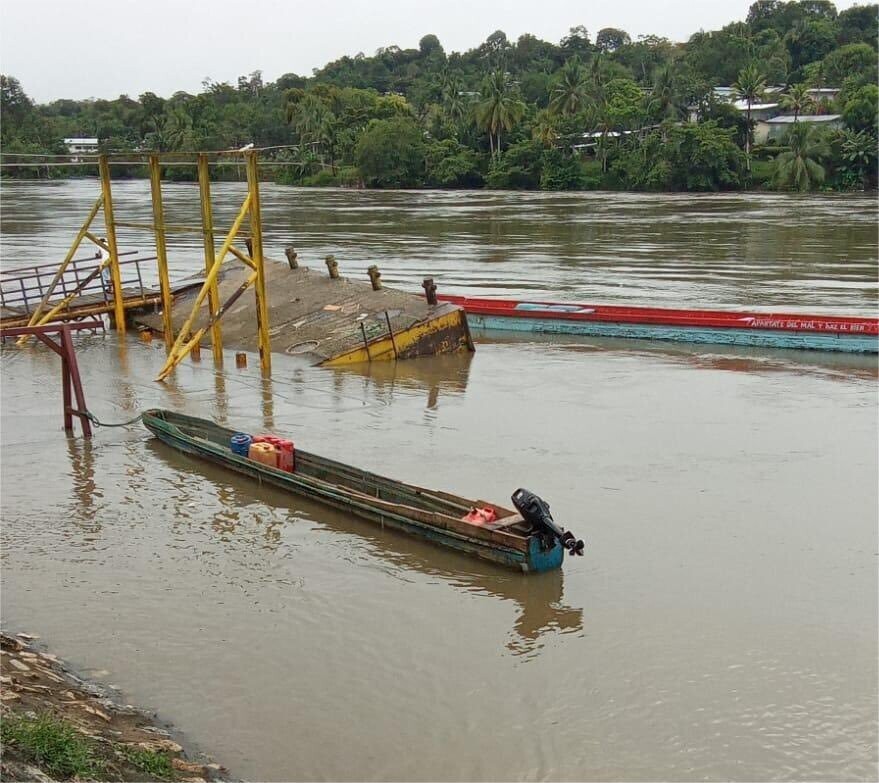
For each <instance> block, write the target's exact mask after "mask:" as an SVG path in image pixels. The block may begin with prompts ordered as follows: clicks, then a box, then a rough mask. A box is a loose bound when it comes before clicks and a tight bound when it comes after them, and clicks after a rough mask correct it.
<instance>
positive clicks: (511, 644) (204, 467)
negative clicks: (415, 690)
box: [147, 439, 583, 657]
mask: <svg viewBox="0 0 879 783" xmlns="http://www.w3.org/2000/svg"><path fill="white" fill-rule="evenodd" d="M147 448H148V449H149V450H150V451H151V452H153V453H155V454H156V456H157V457H159V458H161V459H163V460H166V461H167V462H169V463H170V464H171V465H172V467H173V468H174V469H175V470H179V471H181V472H182V473H183V474H187V475H190V476H196V477H198V478H199V479H200V480H206V481H209V482H211V484H212V485H213V486H215V487H216V489H217V498H218V500H219V501H220V503H221V504H222V506H223V511H222V512H221V513H219V514H216V515H215V516H214V518H213V521H212V526H213V528H214V530H216V531H217V533H219V534H221V536H222V537H223V538H224V539H226V537H227V536H233V535H234V534H235V531H236V528H237V526H238V525H239V523H240V521H241V513H242V511H243V510H245V509H251V508H253V509H259V508H260V507H262V506H267V507H269V508H273V509H278V510H282V511H290V512H292V518H291V522H292V521H294V520H295V519H306V520H310V521H312V522H315V523H318V524H319V525H321V526H322V527H325V528H327V529H329V530H334V531H337V532H339V533H346V534H354V535H356V536H357V538H358V547H359V548H360V549H361V550H362V551H363V552H368V553H369V554H370V555H372V556H376V557H379V558H380V559H381V560H383V561H384V562H386V563H387V564H389V565H392V566H394V568H395V569H399V570H402V571H410V570H413V571H417V572H419V573H422V574H427V575H430V576H431V577H438V578H440V579H442V580H443V581H444V582H446V583H448V584H450V585H452V586H454V587H456V588H459V589H462V590H466V591H467V592H471V593H475V594H477V595H487V596H493V597H496V598H500V599H503V600H505V601H512V602H513V603H515V604H516V607H517V611H518V615H517V617H516V620H515V624H514V626H513V629H512V632H511V634H510V638H509V640H508V641H507V642H506V647H507V649H508V650H509V651H510V652H511V653H513V654H514V655H523V656H526V657H534V656H536V655H537V654H538V653H539V652H540V651H541V649H542V648H543V646H544V637H545V636H546V635H548V634H551V633H576V632H578V631H580V630H582V628H583V610H582V609H575V608H572V607H569V606H565V605H564V603H563V593H564V576H563V573H562V571H561V570H558V571H553V572H550V573H546V574H530V575H525V574H519V573H515V572H510V571H508V570H506V569H503V568H501V567H498V566H496V565H494V564H493V563H488V562H486V563H481V562H479V561H474V560H473V558H470V557H467V556H465V555H462V554H459V553H457V552H454V551H452V550H448V549H445V548H442V547H439V546H437V545H434V544H430V543H427V542H424V541H421V540H419V539H416V538H413V537H411V536H409V535H407V534H406V533H403V532H401V531H396V530H391V529H382V528H376V527H375V526H374V525H372V524H370V523H369V522H366V521H364V520H360V519H357V518H355V517H351V516H349V515H347V514H345V513H343V512H340V511H337V510H336V509H332V508H328V507H327V506H324V505H322V504H320V503H317V502H314V501H311V500H309V499H307V498H301V497H298V496H294V495H291V494H289V493H286V492H283V491H281V490H279V489H276V488H273V487H269V486H262V485H259V484H257V483H256V482H252V481H247V480H239V478H238V477H236V476H235V475H234V474H232V473H230V472H229V471H227V470H224V469H223V468H221V467H219V466H216V465H211V464H210V463H207V462H203V461H200V460H198V459H196V458H193V457H187V456H185V455H182V454H180V452H178V451H176V450H175V449H173V448H171V447H170V446H167V445H165V444H164V443H162V442H161V441H159V440H158V439H150V440H149V441H147ZM230 481H235V482H236V483H234V484H232V483H229V482H230ZM271 519H276V518H275V517H274V516H272V517H271ZM279 527H280V523H279V522H278V521H274V522H267V523H266V526H265V530H264V533H263V536H264V538H265V541H266V544H267V545H268V546H269V548H274V547H275V546H276V545H277V544H278V542H279V541H280V529H279Z"/></svg>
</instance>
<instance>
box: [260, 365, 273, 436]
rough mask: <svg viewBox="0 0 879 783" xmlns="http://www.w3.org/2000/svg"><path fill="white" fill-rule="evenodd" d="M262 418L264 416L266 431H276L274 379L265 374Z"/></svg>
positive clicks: (262, 387)
mask: <svg viewBox="0 0 879 783" xmlns="http://www.w3.org/2000/svg"><path fill="white" fill-rule="evenodd" d="M261 380H262V386H261V389H262V392H261V399H262V418H263V426H264V427H265V431H266V432H274V431H275V398H274V394H273V390H272V379H271V376H269V375H266V374H263V375H262V378H261Z"/></svg>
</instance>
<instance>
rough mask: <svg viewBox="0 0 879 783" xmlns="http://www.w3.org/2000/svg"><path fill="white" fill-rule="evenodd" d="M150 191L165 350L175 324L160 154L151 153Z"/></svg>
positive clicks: (171, 340) (172, 342)
mask: <svg viewBox="0 0 879 783" xmlns="http://www.w3.org/2000/svg"><path fill="white" fill-rule="evenodd" d="M150 191H151V193H152V197H153V226H154V231H155V235H156V260H157V262H158V266H159V290H160V291H161V293H162V323H163V325H164V326H163V328H164V331H165V351H166V352H167V353H170V352H171V346H173V345H174V324H173V322H172V320H171V306H172V303H171V281H170V280H169V278H168V248H167V246H166V245H165V208H164V206H163V205H162V171H161V169H160V167H159V156H158V155H150Z"/></svg>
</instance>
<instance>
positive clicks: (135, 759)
mask: <svg viewBox="0 0 879 783" xmlns="http://www.w3.org/2000/svg"><path fill="white" fill-rule="evenodd" d="M122 755H123V756H125V759H126V761H128V763H129V764H131V765H132V766H133V767H137V769H139V770H140V771H141V772H146V773H147V774H148V775H152V776H153V777H154V778H158V779H159V780H171V779H172V778H173V777H174V768H173V767H172V766H171V759H169V758H168V757H167V756H166V755H165V754H164V753H158V752H156V751H154V750H146V749H145V748H134V747H132V746H130V745H126V746H125V747H124V748H123V749H122Z"/></svg>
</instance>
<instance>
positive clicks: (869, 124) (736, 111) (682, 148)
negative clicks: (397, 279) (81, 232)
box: [0, 0, 879, 191]
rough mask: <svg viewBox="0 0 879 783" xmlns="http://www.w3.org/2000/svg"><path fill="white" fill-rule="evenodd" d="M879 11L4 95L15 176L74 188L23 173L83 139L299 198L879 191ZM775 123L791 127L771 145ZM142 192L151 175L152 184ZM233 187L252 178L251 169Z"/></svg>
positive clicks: (767, 15) (765, 15)
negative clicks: (764, 109)
mask: <svg viewBox="0 0 879 783" xmlns="http://www.w3.org/2000/svg"><path fill="white" fill-rule="evenodd" d="M877 10H879V6H877V5H876V4H872V5H856V6H853V7H851V8H848V9H846V10H844V11H841V12H837V9H836V7H835V6H834V5H833V3H832V2H829V0H803V1H802V2H784V0H757V2H755V3H753V5H751V7H750V9H749V12H748V15H747V19H746V20H745V21H738V22H732V23H730V24H728V25H727V26H725V27H724V28H723V29H721V30H714V31H702V30H700V31H699V32H697V33H695V34H693V35H692V36H691V37H690V38H689V40H688V41H686V42H684V43H673V42H671V41H669V40H667V39H665V38H660V37H657V36H652V35H648V36H640V37H638V39H637V40H633V39H632V38H631V37H630V36H629V35H628V33H626V32H625V31H623V30H618V29H613V28H605V29H602V30H599V31H598V32H597V34H596V35H595V36H594V37H593V36H592V34H591V33H590V32H589V31H588V30H587V29H586V28H585V27H582V26H579V27H574V28H572V29H571V30H570V32H569V33H568V35H566V36H565V37H564V38H562V40H561V41H560V42H559V43H557V44H556V43H550V42H548V41H543V40H540V39H539V38H536V37H535V36H533V35H529V34H525V35H522V36H520V37H519V38H518V39H517V40H516V41H510V40H508V38H507V36H506V35H505V34H504V33H503V32H502V31H500V30H498V31H496V32H494V33H492V34H491V35H490V36H488V38H487V39H486V40H485V41H484V42H483V43H481V44H480V45H479V46H477V47H475V48H474V49H471V50H469V51H466V52H463V53H458V52H451V53H446V52H445V51H444V49H443V47H442V44H441V43H440V41H439V40H438V39H437V37H436V36H434V35H425V36H424V37H423V38H422V39H421V40H420V42H419V44H418V48H417V49H400V48H399V47H397V46H389V47H387V48H382V49H379V50H378V51H377V52H376V53H375V54H374V55H373V56H366V55H364V54H362V53H360V54H357V55H355V56H353V57H351V56H344V57H341V58H340V59H338V60H335V61H334V62H331V63H328V64H327V65H326V66H324V67H323V68H320V69H316V70H315V71H314V73H313V75H312V76H310V77H305V76H299V75H297V74H292V73H290V74H285V75H283V76H281V77H280V78H278V79H277V80H276V81H275V82H271V83H266V82H264V81H263V78H262V75H261V73H260V72H259V71H257V72H254V73H252V74H249V75H246V76H241V77H239V79H238V81H237V84H234V85H232V84H228V83H225V82H215V81H212V80H211V79H206V80H205V81H204V82H203V89H202V91H201V92H200V93H198V94H196V95H193V94H190V93H186V92H177V93H174V94H173V95H172V96H170V97H168V98H162V97H159V96H157V95H155V94H153V93H151V92H147V93H144V94H143V95H141V96H140V97H139V98H138V99H137V100H135V99H133V98H130V97H129V96H127V95H122V96H120V97H119V98H117V99H116V100H91V99H89V100H80V101H77V100H68V99H62V100H56V101H53V102H51V103H49V104H46V105H35V104H34V103H33V102H32V101H31V100H30V99H29V98H28V96H27V95H26V93H25V90H24V89H23V87H22V85H20V84H19V82H18V81H17V80H16V79H15V78H14V77H12V76H3V77H2V110H3V124H2V138H0V141H2V151H3V155H4V162H5V163H6V164H7V165H6V166H5V167H4V169H3V172H4V174H5V175H12V176H68V175H69V174H70V173H71V169H69V168H67V169H61V168H52V167H51V166H40V167H33V166H29V167H24V166H19V167H16V166H13V165H10V163H16V162H18V163H23V162H30V163H33V162H34V161H38V160H39V158H28V157H24V155H28V154H31V155H33V154H39V153H58V154H65V153H67V148H66V146H65V145H64V143H63V139H64V138H68V137H96V138H97V139H99V141H100V147H101V149H102V150H106V151H141V152H142V151H147V150H149V151H159V152H164V151H177V150H220V149H233V148H239V147H241V146H243V145H246V144H250V143H253V144H254V145H256V146H257V147H272V148H274V149H272V150H268V151H266V153H264V156H265V157H266V159H267V160H268V161H270V162H272V163H275V164H281V165H275V166H271V167H265V170H266V172H267V176H272V177H274V178H276V179H277V180H278V181H279V182H282V183H288V184H298V185H344V186H366V187H379V188H397V187H435V188H480V187H486V188H502V189H544V190H578V189H630V190H654V191H710V190H736V189H744V188H765V189H779V190H811V189H816V188H823V189H831V190H837V189H838V190H848V189H861V188H864V187H875V186H876V181H877V170H876V169H877V155H876V151H877V102H879V86H877ZM718 87H728V88H729V89H727V90H718V89H717V88H718ZM830 88H834V89H830ZM836 88H838V89H836ZM766 105H773V106H774V105H777V112H778V113H779V114H784V115H786V116H787V117H789V118H790V120H791V122H790V124H789V125H784V124H782V125H780V127H782V128H785V127H787V130H786V131H785V132H783V133H780V134H778V135H769V136H768V138H765V139H762V140H759V141H760V143H757V142H758V139H756V138H755V129H756V126H757V122H758V120H757V119H756V115H757V113H758V111H759V110H760V109H759V107H761V106H766ZM815 115H818V116H823V117H824V118H825V120H826V121H821V120H817V121H816V120H815ZM835 115H839V116H838V117H837V116H835ZM16 155H18V156H19V157H15V156H16ZM74 171H75V170H74ZM85 171H89V170H87V169H85V168H83V172H85ZM122 173H123V172H122V171H117V175H119V174H122ZM124 173H127V174H129V175H131V176H142V175H144V171H143V167H140V166H137V165H132V166H131V167H129V168H128V169H127V170H126V171H125V172H124ZM220 174H221V175H222V176H225V177H228V178H235V177H237V176H240V172H239V171H238V170H237V169H236V168H235V167H234V166H230V167H229V168H228V169H227V170H222V171H221V172H220ZM166 175H167V176H169V177H172V178H180V179H187V178H192V177H194V171H193V170H191V169H185V168H178V169H170V170H168V171H167V172H166Z"/></svg>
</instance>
